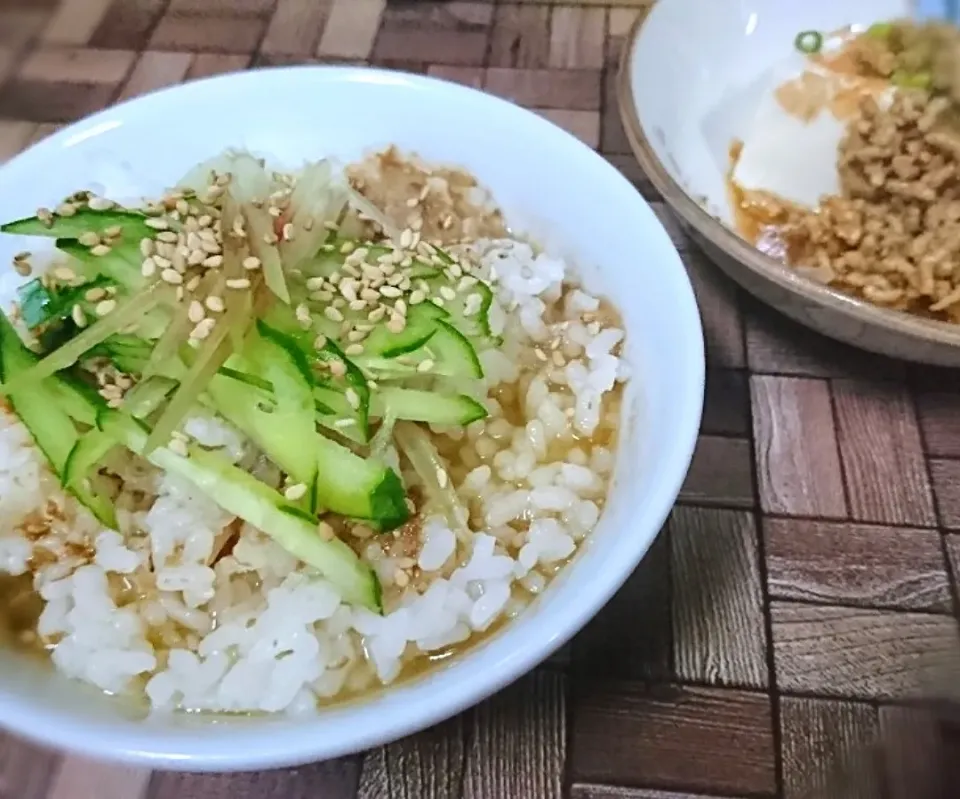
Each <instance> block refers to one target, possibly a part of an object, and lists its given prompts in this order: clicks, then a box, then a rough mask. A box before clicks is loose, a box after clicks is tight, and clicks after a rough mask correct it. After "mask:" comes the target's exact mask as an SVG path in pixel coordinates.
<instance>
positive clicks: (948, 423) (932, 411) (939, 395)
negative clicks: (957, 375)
mask: <svg viewBox="0 0 960 799" xmlns="http://www.w3.org/2000/svg"><path fill="white" fill-rule="evenodd" d="M915 396H916V400H917V415H918V417H919V419H920V429H921V430H922V431H923V443H924V449H925V450H926V453H927V454H928V455H934V456H938V457H944V458H955V457H960V391H957V390H952V391H951V390H946V389H943V388H942V387H940V386H938V387H937V388H921V389H920V390H918V391H917V392H916V395H915Z"/></svg>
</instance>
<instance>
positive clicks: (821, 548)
mask: <svg viewBox="0 0 960 799" xmlns="http://www.w3.org/2000/svg"><path fill="white" fill-rule="evenodd" d="M764 541H765V549H766V558H767V561H766V562H767V579H768V580H769V585H770V595H771V596H772V597H774V598H775V599H798V600H804V601H808V602H823V603H828V604H832V603H842V604H849V605H861V606H864V607H876V608H884V607H888V608H902V609H905V610H934V611H940V612H944V613H949V612H950V611H951V609H952V602H951V597H950V580H949V577H948V576H947V571H946V564H945V563H944V561H943V553H942V551H941V546H940V536H939V535H938V534H937V533H936V532H932V531H925V530H907V529H898V528H889V527H871V526H866V525H859V524H835V523H830V522H810V521H805V520H804V521H800V520H793V519H768V520H767V521H766V522H765V523H764Z"/></svg>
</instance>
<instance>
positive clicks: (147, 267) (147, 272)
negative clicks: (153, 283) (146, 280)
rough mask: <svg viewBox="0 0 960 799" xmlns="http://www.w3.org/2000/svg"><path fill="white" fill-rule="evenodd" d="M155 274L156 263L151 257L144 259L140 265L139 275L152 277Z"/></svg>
mask: <svg viewBox="0 0 960 799" xmlns="http://www.w3.org/2000/svg"><path fill="white" fill-rule="evenodd" d="M156 273H157V262H156V261H154V260H153V258H151V257H149V256H148V257H147V258H145V259H144V261H143V263H142V264H141V265H140V274H141V275H143V276H144V277H153V276H154V275H155V274H156Z"/></svg>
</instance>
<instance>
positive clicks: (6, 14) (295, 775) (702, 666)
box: [0, 0, 960, 799]
mask: <svg viewBox="0 0 960 799" xmlns="http://www.w3.org/2000/svg"><path fill="white" fill-rule="evenodd" d="M705 2H706V0H705ZM644 5H645V3H644V0H640V1H639V2H636V1H632V0H620V2H619V3H618V4H616V5H609V4H606V3H601V2H581V3H579V4H576V3H572V4H571V3H565V4H560V3H549V2H506V1H505V0H500V2H482V1H481V0H465V1H464V2H423V1H422V0H420V1H418V2H412V1H411V0H404V1H402V2H392V0H391V1H390V2H384V0H60V1H59V2H58V1H57V0H0V160H3V159H5V158H7V157H10V156H12V155H13V154H15V153H16V152H17V151H18V150H20V149H21V148H23V147H25V146H27V145H29V144H30V143H32V142H34V141H37V140H38V139H40V138H42V137H43V136H45V135H47V134H49V133H50V132H51V131H53V130H55V129H56V128H57V127H58V126H60V125H62V124H64V123H66V122H69V121H71V120H74V119H76V118H78V117H81V116H83V115H85V114H87V113H89V112H92V111H95V110H97V109H99V108H101V107H103V106H105V105H108V104H110V103H112V102H114V101H116V100H118V99H122V98H127V97H132V96H134V95H137V94H139V93H142V92H145V91H148V90H150V89H154V88H157V87H160V86H163V85H167V84H173V83H177V82H179V81H184V80H191V79H193V78H197V77H201V76H204V75H211V74H214V73H218V72H225V71H231V70H237V69H242V68H245V67H248V66H249V67H255V66H259V65H267V64H291V63H321V62H330V61H341V62H343V61H346V62H372V63H374V64H378V65H385V66H390V67H396V68H402V69H407V70H412V71H417V72H427V73H429V74H431V75H438V76H442V77H446V78H450V79H453V80H457V81H462V82H464V83H469V84H471V85H474V86H480V87H483V88H485V89H487V90H488V91H490V92H493V93H495V94H500V95H503V96H505V97H508V98H511V99H513V100H515V101H516V102H518V103H521V104H523V105H525V106H529V107H530V108H533V109H536V111H537V112H538V113H541V114H543V115H544V116H546V117H548V118H550V119H551V120H553V121H554V122H556V123H557V124H559V125H561V126H563V127H565V128H568V129H569V130H571V131H572V132H573V133H575V134H576V135H577V136H579V137H580V138H582V139H583V140H584V141H585V142H587V143H588V144H589V145H590V146H591V147H596V148H598V149H599V150H600V152H602V153H603V154H604V155H605V156H606V157H607V158H609V159H610V161H612V162H613V163H614V164H615V165H616V166H617V167H619V168H620V169H621V170H622V171H623V172H624V174H625V175H627V176H628V177H629V178H630V179H631V180H632V181H633V182H634V183H635V184H636V185H637V187H638V188H639V190H640V191H641V192H643V193H644V195H645V196H647V197H648V198H649V199H650V200H651V202H652V203H653V204H654V207H655V208H656V209H657V211H658V212H659V213H661V215H662V218H663V220H664V223H665V224H666V225H667V227H668V229H669V230H670V232H671V234H672V235H673V236H674V238H675V240H676V243H677V246H678V247H679V248H680V251H681V253H682V254H683V257H684V259H685V261H686V264H687V267H688V269H689V272H690V277H691V278H692V280H693V282H694V285H695V287H696V290H697V294H698V298H699V301H700V308H701V312H702V315H703V322H704V327H705V329H706V335H707V345H708V386H707V399H706V412H705V415H704V420H703V428H702V434H701V437H700V443H699V447H698V449H697V453H696V456H695V458H694V462H693V466H692V469H691V470H690V474H689V477H688V479H687V482H686V485H685V486H684V488H683V492H682V494H681V497H680V502H679V504H678V505H677V507H676V509H675V510H674V512H673V514H672V516H671V517H670V520H669V523H668V525H667V527H666V529H665V530H664V531H663V533H662V534H661V536H660V537H659V539H658V541H657V543H656V545H655V546H654V548H653V550H652V551H651V553H650V555H649V556H648V557H647V559H646V560H645V561H644V563H643V564H642V565H641V566H640V568H639V569H638V570H637V572H636V573H635V574H634V575H633V577H632V578H631V579H630V581H629V582H628V583H627V585H626V586H625V587H624V589H623V590H622V591H621V592H620V594H619V595H618V596H617V597H616V599H615V600H614V601H613V602H611V604H610V605H609V606H608V607H607V608H606V609H605V610H604V611H603V612H602V613H601V614H600V615H599V616H598V617H597V619H596V620H595V621H594V622H593V623H592V624H591V625H590V626H589V627H588V628H587V629H586V630H584V631H583V633H582V634H581V635H579V636H578V637H577V638H576V639H575V641H574V642H573V644H572V645H571V646H569V647H567V648H566V649H565V650H564V651H563V652H561V653H560V654H559V655H557V656H556V657H554V658H553V659H552V660H551V661H550V662H549V663H547V664H545V665H544V666H543V667H541V668H540V669H538V670H537V671H536V672H534V673H533V674H530V675H529V676H527V677H525V678H523V679H521V680H520V681H519V683H517V684H516V685H515V686H513V687H511V688H509V689H507V690H506V691H504V692H503V693H502V694H501V695H499V696H497V697H495V698H493V699H492V700H490V701H488V702H486V703H484V704H482V705H480V706H479V707H477V708H474V709H473V710H470V711H468V712H466V713H464V714H463V715H462V716H460V717H458V718H456V719H453V720H452V721H449V722H447V723H445V724H442V725H440V726H439V727H437V728H435V729H432V730H429V731H427V732H424V733H422V734H420V735H416V736H413V737H411V738H408V739H406V740H403V741H400V742H398V743H395V744H392V745H390V746H387V747H384V748H382V749H377V750H374V751H370V752H366V753H364V754H361V755H357V756H355V757H349V758H344V759H342V760H339V761H336V762H332V763H325V764H318V765H311V766H305V767H302V768H299V769H294V770H288V771H277V772H264V773H259V774H241V775H226V776H201V775H178V774H166V773H153V774H151V773H148V772H146V771H137V770H130V769H123V768H117V767H112V766H105V765H99V764H94V763H91V762H87V761H85V760H81V759H78V758H75V757H71V756H61V755H59V754H56V753H51V752H46V751H43V750H41V749H38V748H35V747H33V746H31V745H28V744H24V743H21V742H19V741H17V740H15V739H13V738H11V737H6V738H2V739H0V797H3V799H207V798H209V799H281V798H282V799H307V797H310V799H340V798H341V797H343V798H344V799H346V798H347V797H363V799H373V798H374V797H377V798H379V797H391V798H393V797H396V799H401V797H402V798H403V799H420V798H421V797H424V798H425V799H426V798H427V797H438V798H439V797H443V798H444V799H446V798H448V797H449V799H456V798H457V797H464V798H465V799H541V797H542V798H543V799H554V797H561V796H569V797H576V799H615V798H616V799H694V797H697V799H704V798H705V797H774V796H783V797H785V799H807V797H810V799H819V797H829V796H836V797H842V798H843V799H846V797H863V799H873V797H881V796H886V797H889V799H920V798H919V797H918V795H917V790H918V788H917V785H918V783H917V782H916V778H915V777H913V776H911V775H910V774H909V773H908V769H909V766H910V765H911V764H914V765H915V764H917V763H920V762H925V760H926V758H927V757H928V756H929V754H930V752H931V751H932V748H933V746H934V743H935V740H934V739H931V740H930V741H929V742H928V741H927V740H926V739H923V738H919V737H917V736H916V735H911V736H909V742H910V743H912V745H913V748H912V750H904V749H902V748H898V747H894V746H891V745H886V746H885V745H884V744H883V740H884V738H885V737H886V736H885V735H884V733H888V732H889V731H891V730H900V729H903V726H902V725H903V724H904V723H905V722H906V721H909V720H910V719H911V718H914V717H915V715H916V714H915V713H914V712H911V710H909V709H908V708H906V707H905V703H908V702H909V701H910V700H911V699H912V698H915V697H916V696H918V695H919V694H921V693H923V692H924V691H926V690H927V689H928V687H929V685H930V684H931V682H930V680H931V675H932V676H933V677H936V674H934V673H933V672H934V671H935V670H938V673H939V674H943V673H946V672H945V671H944V669H945V668H946V669H947V670H952V669H955V668H956V667H957V666H958V663H960V638H958V626H957V580H956V575H957V572H958V570H960V391H958V389H960V379H958V378H957V377H956V376H954V375H951V374H948V373H944V372H939V371H935V370H930V369H920V368H915V367H910V366H907V365H904V364H901V363H895V362H891V361H887V360H884V359H882V358H878V357H873V356H870V355H865V354H863V353H859V352H854V351H851V350H849V349H847V348H845V347H843V346H840V345H838V344H835V343H832V342H829V341H826V340H824V339H821V338H819V337H817V336H816V335H814V334H812V333H809V332H807V331H805V330H803V329H801V328H799V327H797V326H795V325H793V324H792V323H790V322H788V321H786V320H784V319H782V318H779V317H778V316H777V315H776V314H774V313H772V312H770V311H767V310H765V309H763V308H762V307H759V306H758V305H757V303H755V302H754V301H752V300H751V299H749V298H748V297H746V296H744V295H743V294H742V293H741V292H740V291H739V290H737V289H735V288H734V287H733V286H732V285H731V284H730V283H728V282H727V281H726V280H725V279H723V278H722V277H721V276H720V275H718V273H717V271H716V270H715V269H714V268H713V267H712V265H711V264H710V263H708V262H706V261H705V260H704V258H703V256H701V255H700V253H699V252H697V251H696V250H695V249H693V247H692V245H691V244H690V243H689V242H688V239H687V237H686V235H685V233H684V231H683V230H682V229H681V228H680V226H679V225H678V224H677V223H676V222H675V221H674V220H673V219H672V218H671V217H670V216H669V214H668V213H667V212H666V211H665V209H664V208H663V206H662V204H660V203H659V202H658V201H657V198H656V197H655V196H654V194H653V192H652V190H651V188H650V186H649V184H647V183H646V181H645V180H644V178H643V176H642V174H641V173H640V170H639V167H638V166H637V164H636V162H635V161H634V159H633V157H632V156H631V155H630V151H629V148H628V146H627V142H626V139H625V137H624V134H623V131H622V129H621V126H620V123H619V121H618V118H617V109H616V105H615V102H614V99H613V97H614V92H613V83H614V77H615V70H616V59H617V54H618V51H619V48H620V46H621V45H622V42H623V37H624V35H625V33H626V32H627V30H628V29H629V27H630V25H631V23H632V21H633V20H634V19H635V17H636V14H637V13H642V10H643V8H644ZM651 79H652V80H656V79H657V78H656V76H651ZM0 190H2V187H0ZM954 673H956V672H954ZM878 740H879V741H881V743H880V744H877V743H875V742H876V741H878ZM854 772H855V775H854V777H853V778H851V777H850V774H851V773H854Z"/></svg>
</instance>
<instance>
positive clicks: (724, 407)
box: [700, 369, 750, 437]
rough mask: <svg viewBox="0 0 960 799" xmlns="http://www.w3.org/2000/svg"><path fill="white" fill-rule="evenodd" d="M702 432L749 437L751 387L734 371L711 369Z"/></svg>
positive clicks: (708, 377)
mask: <svg viewBox="0 0 960 799" xmlns="http://www.w3.org/2000/svg"><path fill="white" fill-rule="evenodd" d="M700 431H701V432H703V433H713V434H718V435H727V436H740V437H746V436H747V435H749V434H750V387H749V382H748V380H747V376H746V375H745V374H744V373H743V372H741V371H737V370H733V369H708V370H707V387H706V392H705V396H704V398H703V421H702V422H701V424H700Z"/></svg>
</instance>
